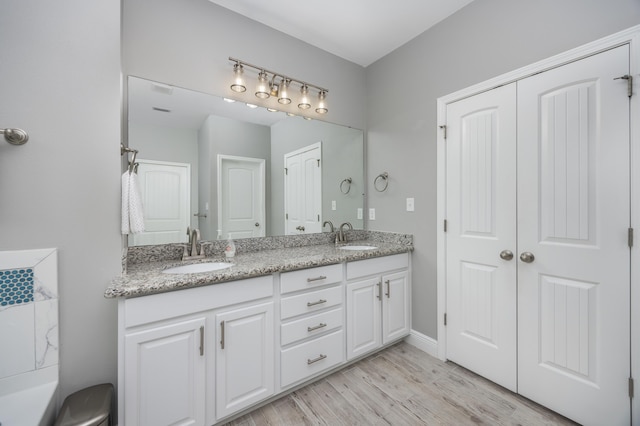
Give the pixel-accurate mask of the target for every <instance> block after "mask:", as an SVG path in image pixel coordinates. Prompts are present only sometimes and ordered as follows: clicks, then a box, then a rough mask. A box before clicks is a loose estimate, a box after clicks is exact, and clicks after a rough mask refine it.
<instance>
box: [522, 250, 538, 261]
mask: <svg viewBox="0 0 640 426" xmlns="http://www.w3.org/2000/svg"><path fill="white" fill-rule="evenodd" d="M535 259H536V257H535V256H534V255H533V253H529V252H528V251H525V252H524V253H522V254H521V255H520V260H522V261H523V262H524V263H531V262H533V261H534V260H535Z"/></svg>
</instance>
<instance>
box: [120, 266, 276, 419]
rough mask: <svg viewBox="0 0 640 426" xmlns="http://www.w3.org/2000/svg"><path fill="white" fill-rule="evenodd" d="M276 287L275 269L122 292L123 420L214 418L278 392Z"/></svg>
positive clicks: (121, 380)
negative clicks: (150, 291) (129, 294)
mask: <svg viewBox="0 0 640 426" xmlns="http://www.w3.org/2000/svg"><path fill="white" fill-rule="evenodd" d="M273 289H274V281H273V276H271V275H269V276H264V277H259V278H250V279H245V280H239V281H232V282H228V283H221V284H215V285H210V286H203V287H197V288H190V289H185V290H180V291H173V292H167V293H160V294H154V295H149V296H144V297H137V298H130V299H121V300H120V301H119V305H118V321H119V336H120V338H119V349H118V352H119V355H118V356H119V362H118V380H119V383H120V384H121V386H120V387H119V391H118V406H119V410H118V415H119V417H118V424H123V425H127V426H158V425H170V424H171V425H173V424H179V425H194V426H197V425H202V426H204V425H211V424H214V423H216V422H217V421H218V420H219V419H222V418H223V417H226V416H228V415H231V414H233V413H234V412H237V411H240V410H242V409H243V408H246V407H248V406H250V405H252V404H254V403H256V402H258V401H261V400H263V399H266V398H268V397H270V396H272V395H273V393H274V391H275V388H274V377H275V371H274V365H275V361H274V356H275V342H274V340H275V338H274V329H275V323H274V300H273ZM221 323H223V324H224V338H223V336H222V333H223V331H222V329H221V328H220V324H221ZM221 341H223V342H224V347H221V345H220V342H221ZM122 384H124V386H122Z"/></svg>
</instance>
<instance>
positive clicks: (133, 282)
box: [104, 231, 413, 298]
mask: <svg viewBox="0 0 640 426" xmlns="http://www.w3.org/2000/svg"><path fill="white" fill-rule="evenodd" d="M355 235H357V236H358V237H367V238H366V239H360V240H354V241H349V243H348V244H350V245H370V246H375V247H377V248H376V249H372V250H354V251H352V250H342V249H339V248H338V247H336V246H335V245H334V244H327V243H325V244H313V245H302V246H298V245H296V246H294V247H280V248H270V249H263V250H256V251H249V252H246V253H243V252H241V251H240V250H239V252H238V253H237V254H236V256H235V257H233V258H231V259H226V258H224V257H223V256H215V255H214V256H210V257H209V256H208V257H207V258H205V259H200V260H197V261H187V262H182V261H180V260H179V259H178V258H175V259H161V260H156V261H146V262H138V263H133V264H132V263H131V262H129V264H128V265H127V269H126V273H123V274H122V276H120V277H118V278H116V279H114V280H113V281H112V282H111V285H110V286H109V287H108V288H107V289H106V291H105V294H104V295H105V297H106V298H117V297H138V296H145V295H149V294H154V293H161V292H166V291H173V290H181V289H185V288H190V287H197V286H202V285H209V284H216V283H221V282H226V281H233V280H240V279H245V278H251V277H257V276H261V275H269V274H272V273H274V272H284V271H292V270H296V269H304V268H310V267H314V266H322V265H330V264H335V263H342V262H350V261H354V260H361V259H368V258H372V257H380V256H388V255H392V254H398V253H406V252H409V251H411V250H413V238H412V237H411V236H410V235H404V234H389V233H376V232H368V231H361V232H360V233H358V234H355ZM214 253H215V252H214ZM202 262H230V263H232V264H233V266H232V267H230V268H227V269H223V270H218V271H213V272H202V273H193V274H165V273H162V270H164V269H167V268H171V267H174V266H180V265H186V264H191V263H202Z"/></svg>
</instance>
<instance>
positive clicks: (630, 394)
mask: <svg viewBox="0 0 640 426" xmlns="http://www.w3.org/2000/svg"><path fill="white" fill-rule="evenodd" d="M629 398H631V399H633V377H629Z"/></svg>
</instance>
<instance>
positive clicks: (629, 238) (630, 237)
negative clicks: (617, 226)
mask: <svg viewBox="0 0 640 426" xmlns="http://www.w3.org/2000/svg"><path fill="white" fill-rule="evenodd" d="M627 240H628V243H629V248H631V247H633V228H629V235H628V236H627Z"/></svg>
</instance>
